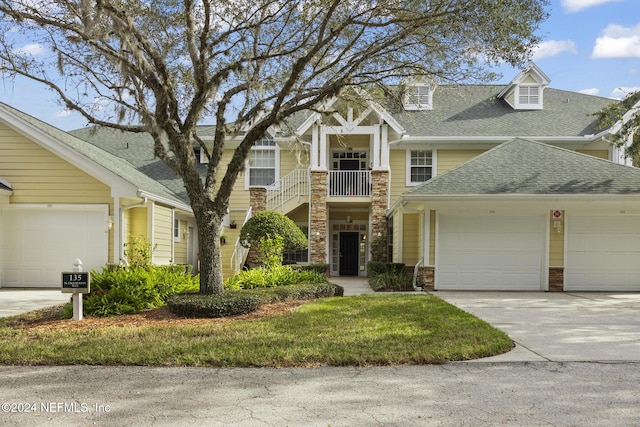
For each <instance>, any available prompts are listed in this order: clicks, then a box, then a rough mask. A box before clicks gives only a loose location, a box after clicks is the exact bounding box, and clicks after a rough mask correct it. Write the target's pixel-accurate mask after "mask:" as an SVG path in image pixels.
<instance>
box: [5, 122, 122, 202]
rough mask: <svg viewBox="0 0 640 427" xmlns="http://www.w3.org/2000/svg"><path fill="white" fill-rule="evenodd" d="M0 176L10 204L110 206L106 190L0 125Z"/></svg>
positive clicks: (100, 184) (70, 166)
mask: <svg viewBox="0 0 640 427" xmlns="http://www.w3.org/2000/svg"><path fill="white" fill-rule="evenodd" d="M0 176H2V178H4V179H5V180H7V181H8V182H9V183H11V185H12V186H13V195H12V196H11V199H10V203H12V204H13V203H51V204H53V203H63V204H64V203H67V204H88V203H91V204H93V203H109V204H111V203H112V199H111V192H110V190H109V187H108V186H106V185H105V184H103V183H101V182H100V181H98V180H96V179H94V178H93V177H91V176H89V175H88V174H86V173H84V172H83V171H81V170H80V169H78V168H77V167H75V166H73V165H72V164H70V163H68V162H66V161H64V160H62V159H60V158H59V157H58V156H56V155H54V154H52V153H51V152H49V151H48V150H46V149H44V148H42V147H41V146H39V145H38V144H36V143H34V142H32V141H30V140H29V139H27V138H25V137H23V136H22V135H20V134H19V133H17V132H15V131H14V130H12V129H10V128H8V127H7V126H5V125H3V124H0Z"/></svg>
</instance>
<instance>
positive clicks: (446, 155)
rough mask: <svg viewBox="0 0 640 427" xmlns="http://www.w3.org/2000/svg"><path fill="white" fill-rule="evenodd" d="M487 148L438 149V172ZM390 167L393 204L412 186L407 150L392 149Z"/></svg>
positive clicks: (443, 171)
mask: <svg viewBox="0 0 640 427" xmlns="http://www.w3.org/2000/svg"><path fill="white" fill-rule="evenodd" d="M484 151H485V150H437V151H436V153H435V156H436V174H438V175H441V174H443V173H445V172H446V171H448V170H449V169H451V168H454V167H456V166H459V165H461V164H462V163H464V162H466V161H468V160H471V159H473V158H474V157H476V156H478V155H479V154H482V153H483V152H484ZM389 167H390V169H391V174H390V175H391V178H390V180H391V185H390V191H391V204H393V203H394V202H395V201H396V200H397V199H398V197H399V196H400V195H401V194H402V193H405V192H407V191H409V190H410V189H411V188H413V187H411V186H407V151H406V150H391V151H390V153H389Z"/></svg>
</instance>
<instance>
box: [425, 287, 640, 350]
mask: <svg viewBox="0 0 640 427" xmlns="http://www.w3.org/2000/svg"><path fill="white" fill-rule="evenodd" d="M433 294H434V295H437V296H438V297H440V298H443V299H444V300H446V301H447V302H449V303H451V304H453V305H456V306H457V307H460V308H461V309H463V310H465V311H467V312H469V313H471V314H473V315H475V316H477V317H479V318H481V319H483V320H485V321H486V322H488V323H490V324H491V325H493V326H495V327H497V328H499V329H501V330H503V331H504V332H506V333H507V334H508V335H509V336H510V337H511V339H513V341H514V342H515V343H516V348H515V349H514V350H513V351H511V352H510V353H507V354H504V355H500V356H495V357H491V358H487V359H481V361H484V362H487V361H496V362H500V361H502V362H507V361H511V362H520V361H554V362H590V361H600V362H607V361H640V293H635V294H633V293H630V294H624V293H603V292H598V293H596V292H590V293H552V292H535V293H534V292H531V293H530V292H450V291H447V292H444V291H438V292H433Z"/></svg>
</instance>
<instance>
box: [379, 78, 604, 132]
mask: <svg viewBox="0 0 640 427" xmlns="http://www.w3.org/2000/svg"><path fill="white" fill-rule="evenodd" d="M504 87H505V86H502V85H461V86H438V87H436V89H435V91H434V93H433V109H432V110H426V111H403V109H402V108H401V107H399V106H395V107H394V106H389V105H387V106H386V108H387V109H388V110H389V112H390V113H391V114H392V115H393V116H394V117H395V118H396V119H397V120H398V122H399V123H400V124H402V126H403V127H404V128H405V129H406V131H407V133H408V134H409V135H410V136H462V137H464V136H518V137H529V136H531V137H533V136H537V137H540V136H558V137H563V136H583V135H592V134H596V133H598V130H597V129H596V125H595V117H593V116H588V114H591V113H594V112H596V111H598V110H599V109H601V108H603V107H605V106H606V105H608V104H610V103H611V102H613V100H611V99H608V98H602V97H598V96H593V95H585V94H581V93H576V92H569V91H564V90H558V89H553V88H546V89H545V90H544V98H543V99H544V108H543V109H542V110H514V109H513V108H512V107H511V106H509V104H507V103H506V101H505V100H503V99H499V98H496V95H498V94H499V93H500V91H501V90H502V89H504Z"/></svg>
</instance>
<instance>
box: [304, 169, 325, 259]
mask: <svg viewBox="0 0 640 427" xmlns="http://www.w3.org/2000/svg"><path fill="white" fill-rule="evenodd" d="M327 175H328V172H327V171H313V170H312V171H311V201H310V205H309V209H310V215H309V216H310V223H309V247H310V259H309V261H310V262H311V263H314V264H325V263H327V262H328V256H327V218H328V215H327Z"/></svg>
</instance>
